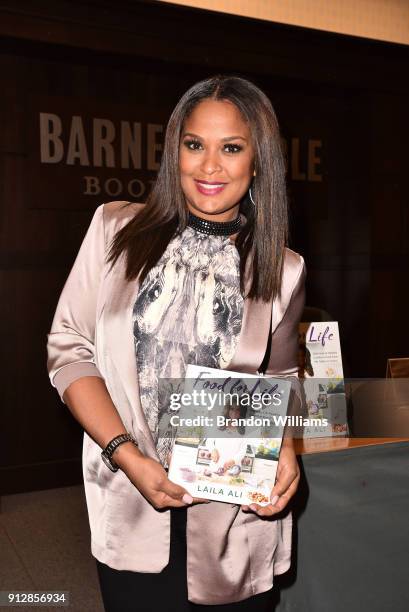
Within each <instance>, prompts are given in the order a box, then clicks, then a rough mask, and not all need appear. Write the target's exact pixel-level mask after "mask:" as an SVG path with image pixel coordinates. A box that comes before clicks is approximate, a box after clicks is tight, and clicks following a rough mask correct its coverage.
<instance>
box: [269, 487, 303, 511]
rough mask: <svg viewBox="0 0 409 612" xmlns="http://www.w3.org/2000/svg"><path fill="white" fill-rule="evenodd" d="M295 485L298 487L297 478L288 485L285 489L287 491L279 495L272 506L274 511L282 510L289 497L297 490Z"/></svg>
mask: <svg viewBox="0 0 409 612" xmlns="http://www.w3.org/2000/svg"><path fill="white" fill-rule="evenodd" d="M297 487H298V480H295V481H294V482H293V483H292V484H291V485H290V487H289V488H288V489H287V491H286V492H285V493H283V495H281V496H280V497H279V499H278V501H277V502H276V503H275V504H274V506H273V508H274V512H281V511H282V510H284V508H285V507H286V506H287V504H288V502H289V501H290V499H291V498H292V497H293V496H294V494H295V492H296V491H297Z"/></svg>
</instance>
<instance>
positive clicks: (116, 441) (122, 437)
mask: <svg viewBox="0 0 409 612" xmlns="http://www.w3.org/2000/svg"><path fill="white" fill-rule="evenodd" d="M124 442H133V444H135V446H138V443H137V441H136V440H135V438H134V437H133V435H132V434H130V433H124V434H119V436H115V438H112V440H111V441H110V442H108V444H107V445H106V447H105V448H104V450H103V451H102V453H101V457H102V460H103V462H104V463H105V465H106V466H107V467H108V468H109V469H110V470H111V471H112V472H117V471H118V470H119V466H118V465H117V464H116V463H115V461H114V460H113V459H112V455H113V454H114V452H115V451H116V449H117V448H118V446H120V445H121V444H123V443H124Z"/></svg>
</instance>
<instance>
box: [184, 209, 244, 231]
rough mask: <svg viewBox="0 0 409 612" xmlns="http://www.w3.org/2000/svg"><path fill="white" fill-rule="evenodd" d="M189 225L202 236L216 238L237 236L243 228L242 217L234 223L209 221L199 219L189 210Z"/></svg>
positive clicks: (237, 218)
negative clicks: (209, 235)
mask: <svg viewBox="0 0 409 612" xmlns="http://www.w3.org/2000/svg"><path fill="white" fill-rule="evenodd" d="M187 224H188V225H189V226H190V227H193V229H195V230H197V231H198V232H201V233H202V234H215V235H216V236H231V235H232V234H236V233H237V232H238V231H239V230H240V228H241V218H240V215H239V216H238V217H236V219H234V220H233V221H208V220H207V219H202V218H201V217H197V216H196V215H194V214H193V213H192V212H191V211H190V210H189V219H188V222H187Z"/></svg>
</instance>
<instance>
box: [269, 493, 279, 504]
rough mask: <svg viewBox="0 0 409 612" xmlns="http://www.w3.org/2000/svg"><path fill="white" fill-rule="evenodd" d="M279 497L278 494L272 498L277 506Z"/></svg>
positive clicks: (272, 501)
mask: <svg viewBox="0 0 409 612" xmlns="http://www.w3.org/2000/svg"><path fill="white" fill-rule="evenodd" d="M279 499H280V497H279V496H278V495H274V497H273V498H272V499H271V503H272V505H273V506H275V505H276V503H277V502H278V500H279Z"/></svg>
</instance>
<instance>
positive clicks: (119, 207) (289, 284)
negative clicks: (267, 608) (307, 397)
mask: <svg viewBox="0 0 409 612" xmlns="http://www.w3.org/2000/svg"><path fill="white" fill-rule="evenodd" d="M143 206H144V204H135V203H131V204H129V203H125V202H110V203H108V204H102V205H101V206H99V207H98V208H97V209H96V211H95V213H94V216H93V218H92V221H91V224H90V226H89V228H88V230H87V233H86V235H85V238H84V240H83V243H82V245H81V247H80V250H79V252H78V255H77V257H76V259H75V262H74V264H73V267H72V269H71V272H70V274H69V276H68V278H67V281H66V283H65V285H64V288H63V290H62V293H61V296H60V298H59V301H58V305H57V308H56V312H55V315H54V319H53V322H52V326H51V330H50V333H49V334H48V335H47V339H48V343H47V351H48V360H47V369H48V373H49V377H50V381H51V384H52V385H53V386H54V387H56V389H57V391H58V393H59V395H60V398H61V400H62V401H63V398H62V395H63V393H64V391H65V389H66V388H67V387H68V385H70V384H71V383H72V382H73V381H74V380H76V379H78V378H80V377H82V376H100V377H102V378H103V379H104V380H105V383H106V386H107V389H108V391H109V393H110V395H111V397H112V400H113V402H114V404H115V406H116V408H117V409H118V412H119V414H120V415H121V418H122V420H123V422H124V425H125V427H126V428H127V430H128V431H129V432H131V433H133V435H134V436H135V437H136V439H137V440H138V442H139V445H140V449H141V450H142V452H144V453H145V454H146V455H148V456H150V457H152V458H155V459H158V456H157V453H156V448H155V445H154V442H153V439H152V436H151V434H150V431H149V428H148V426H147V423H146V420H145V418H144V414H143V410H142V407H141V403H140V397H139V388H138V376H137V369H136V360H135V352H134V338H133V330H132V308H133V305H134V301H135V299H136V295H137V291H138V286H139V284H138V279H136V280H134V281H132V282H125V281H124V270H125V265H124V259H123V257H122V256H121V258H120V259H119V260H118V261H117V263H116V265H115V266H114V267H113V268H112V270H111V271H109V272H108V268H109V266H108V265H106V264H105V262H104V258H105V255H106V252H107V247H108V246H109V244H110V242H111V240H112V238H113V236H114V234H115V233H116V232H117V231H118V230H119V229H120V228H121V227H122V226H123V225H125V224H126V223H127V222H128V221H129V220H130V219H131V218H132V217H133V216H134V215H135V214H136V213H137V211H138V210H140V209H141V207H143ZM248 263H249V260H248ZM248 269H249V266H248V265H247V270H246V278H247V280H246V288H247V290H248V289H249V283H250V278H249V277H248V276H249V275H248ZM304 285H305V264H304V260H303V258H302V257H301V256H300V255H298V254H297V253H295V252H294V251H291V250H290V249H286V254H285V264H284V275H283V285H282V292H281V298H280V299H276V300H275V301H274V303H271V302H269V303H264V302H259V301H255V300H250V299H245V301H244V311H243V320H242V328H241V333H240V335H239V339H238V344H237V347H236V352H235V354H234V356H233V359H232V360H231V362H230V363H229V365H228V367H226V369H230V370H237V371H242V372H247V373H252V374H256V373H257V369H258V368H259V367H260V364H261V362H262V360H263V357H264V354H265V350H266V346H267V341H268V333H269V325H270V313H271V311H272V343H271V357H270V361H269V364H268V368H267V371H266V374H275V375H285V376H293V377H296V376H297V353H298V322H299V319H300V317H301V313H302V311H303V307H304ZM290 380H291V379H290ZM294 380H295V381H296V383H297V382H298V379H296V378H295V379H294ZM295 388H297V384H296V385H295ZM297 394H298V393H297ZM294 397H297V396H296V395H295V396H294ZM100 453H101V448H100V447H99V446H98V445H97V444H96V443H95V442H94V441H93V440H92V439H91V438H90V437H89V436H88V435H87V434H86V433H84V443H83V475H84V485H85V494H86V501H87V506H88V515H89V522H90V529H91V552H92V554H93V556H94V557H96V558H97V559H99V560H100V561H101V562H103V563H105V564H107V565H109V566H110V567H112V568H115V569H118V570H131V571H135V572H160V571H161V570H162V569H163V568H164V567H165V566H166V565H167V564H168V562H169V541H170V511H169V510H166V511H160V512H159V511H157V510H155V509H154V508H153V506H151V505H150V504H149V503H148V502H147V501H146V500H145V498H144V497H143V496H142V495H141V494H140V493H139V491H138V490H137V489H136V488H135V487H134V486H133V485H132V484H131V482H130V481H129V480H128V478H127V477H126V476H125V474H124V473H123V472H122V471H120V470H119V471H118V472H116V473H113V472H111V471H110V470H109V469H108V468H107V467H106V466H105V465H104V463H103V462H102V460H101V456H100ZM291 529H292V518H291V513H288V514H287V516H286V517H285V518H284V519H281V520H277V519H275V518H274V517H272V518H271V519H261V518H260V517H258V516H257V515H256V514H254V513H244V512H242V511H241V510H240V506H238V505H235V504H227V503H221V502H210V503H208V504H198V505H193V506H191V507H189V508H188V512H187V581H188V598H189V600H190V601H192V602H194V603H198V604H223V603H230V602H235V601H240V600H242V599H246V598H247V597H250V596H251V595H255V594H257V593H261V592H263V591H266V590H268V589H270V588H271V586H272V583H273V576H274V575H275V574H281V573H283V572H285V571H286V570H287V569H288V568H289V566H290V553H291Z"/></svg>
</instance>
